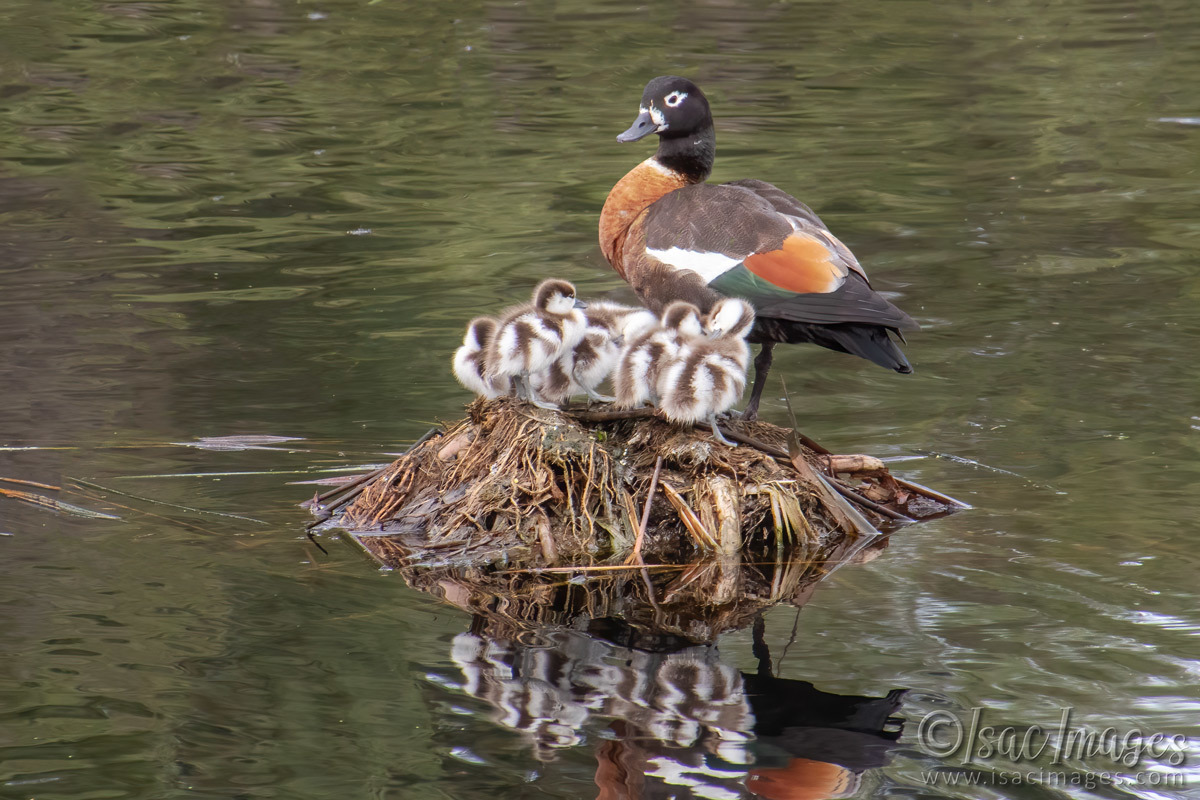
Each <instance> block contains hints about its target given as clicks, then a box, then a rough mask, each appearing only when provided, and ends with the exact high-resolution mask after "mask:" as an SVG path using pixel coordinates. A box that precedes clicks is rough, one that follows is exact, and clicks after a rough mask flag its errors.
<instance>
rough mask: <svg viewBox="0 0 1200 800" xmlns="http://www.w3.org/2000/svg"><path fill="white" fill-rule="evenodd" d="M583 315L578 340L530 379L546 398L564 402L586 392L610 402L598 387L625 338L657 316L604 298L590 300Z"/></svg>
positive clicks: (644, 328) (642, 329)
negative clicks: (581, 331)
mask: <svg viewBox="0 0 1200 800" xmlns="http://www.w3.org/2000/svg"><path fill="white" fill-rule="evenodd" d="M584 316H585V318H586V319H587V329H586V330H585V331H584V334H583V338H582V339H581V340H580V341H579V344H577V345H575V347H574V348H572V349H571V350H568V351H566V352H564V353H563V354H562V355H561V356H559V357H558V359H557V360H555V362H554V363H553V364H551V365H550V367H549V368H548V369H547V370H545V371H544V372H540V373H536V374H534V375H530V383H531V384H532V385H533V387H534V388H535V390H536V391H537V392H538V394H539V395H541V397H542V398H543V399H545V400H548V401H550V402H554V403H566V402H567V400H569V399H570V398H571V397H573V396H575V395H580V394H586V395H587V398H588V401H589V402H612V401H613V400H614V399H615V398H612V397H608V396H607V395H602V394H600V393H599V392H598V391H597V390H596V389H597V387H598V386H599V385H600V384H601V383H603V382H604V379H605V378H607V377H609V375H611V374H612V372H613V370H614V369H615V368H616V366H617V364H618V362H619V360H620V357H621V347H622V345H623V344H624V342H626V341H629V340H630V339H633V338H636V337H638V336H640V335H641V334H642V333H644V332H645V331H647V330H649V329H650V328H652V327H654V326H655V325H657V324H658V318H657V317H655V316H654V314H652V313H651V312H649V311H647V310H646V309H644V308H640V307H633V306H625V305H621V304H619V303H612V302H609V301H606V300H598V301H595V302H589V303H588V305H587V309H586V311H584Z"/></svg>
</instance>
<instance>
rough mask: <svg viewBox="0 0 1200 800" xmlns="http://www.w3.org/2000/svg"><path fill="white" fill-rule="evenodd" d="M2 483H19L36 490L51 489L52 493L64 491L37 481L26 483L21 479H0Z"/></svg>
mask: <svg viewBox="0 0 1200 800" xmlns="http://www.w3.org/2000/svg"><path fill="white" fill-rule="evenodd" d="M0 481H4V482H5V483H19V484H21V485H22V486H32V487H34V488H36V489H49V490H50V491H52V492H61V491H62V487H61V486H51V485H50V484H48V483H38V482H37V481H25V480H21V479H20V478H0Z"/></svg>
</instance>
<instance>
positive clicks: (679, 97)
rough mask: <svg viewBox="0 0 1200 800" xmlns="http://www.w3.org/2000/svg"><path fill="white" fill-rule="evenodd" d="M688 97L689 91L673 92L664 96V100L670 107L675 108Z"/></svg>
mask: <svg viewBox="0 0 1200 800" xmlns="http://www.w3.org/2000/svg"><path fill="white" fill-rule="evenodd" d="M686 97H687V92H671V93H670V94H669V95H667V96H666V97H664V98H663V102H664V103H666V104H667V105H668V106H669V107H670V108H675V107H676V106H677V105H679V104H680V103H682V102H683V101H684V98H686Z"/></svg>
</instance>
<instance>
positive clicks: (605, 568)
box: [494, 564, 688, 575]
mask: <svg viewBox="0 0 1200 800" xmlns="http://www.w3.org/2000/svg"><path fill="white" fill-rule="evenodd" d="M687 566H688V565H687V564H597V565H594V566H589V567H582V566H581V567H530V568H528V569H501V570H497V571H496V572H495V573H494V574H496V575H524V574H533V575H540V574H543V573H545V574H556V573H570V572H615V571H617V570H625V569H684V568H685V567H687Z"/></svg>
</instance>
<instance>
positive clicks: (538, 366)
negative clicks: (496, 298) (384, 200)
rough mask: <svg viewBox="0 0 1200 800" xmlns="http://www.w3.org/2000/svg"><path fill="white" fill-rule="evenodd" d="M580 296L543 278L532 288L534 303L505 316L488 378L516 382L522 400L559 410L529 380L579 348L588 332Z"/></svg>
mask: <svg viewBox="0 0 1200 800" xmlns="http://www.w3.org/2000/svg"><path fill="white" fill-rule="evenodd" d="M586 307H587V304H586V303H584V302H583V301H581V300H577V299H576V298H575V287H574V286H572V285H571V284H569V283H567V282H566V281H563V280H558V279H557V278H551V279H549V280H544V281H542V282H541V283H539V284H538V285H537V288H535V289H534V290H533V302H532V303H527V304H524V305H520V306H516V307H514V308H510V309H508V310H507V311H505V312H504V314H503V316H502V317H501V320H500V325H499V326H498V328H497V330H496V334H495V335H494V336H493V337H492V342H491V345H490V347H489V348H488V355H487V370H488V371H487V376H488V378H489V379H491V380H493V381H501V380H504V379H508V380H511V382H512V388H513V389H514V390H515V391H516V393H517V396H518V397H520V398H522V399H524V400H528V401H529V402H531V403H533V404H534V405H536V406H539V407H541V408H555V407H556V406H554V405H553V404H551V403H548V402H547V401H545V400H543V399H542V398H541V397H540V396H539V395H538V393H537V391H536V390H535V389H534V388H533V386H532V385H530V383H529V376H530V375H531V374H533V373H536V372H540V371H542V370H545V369H547V368H548V367H549V366H550V365H551V364H553V363H554V361H555V360H556V359H558V357H559V356H561V355H562V354H563V353H564V352H565V351H567V350H569V349H572V348H574V347H575V345H577V344H579V341H580V339H582V338H583V334H584V330H585V329H586V328H587V320H586V318H585V317H584V316H583V311H581V310H580V309H582V308H586Z"/></svg>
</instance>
